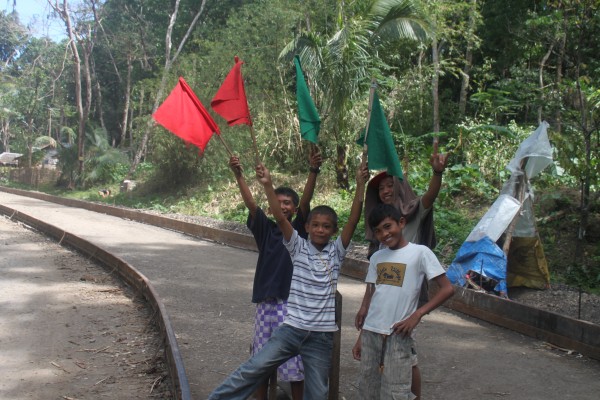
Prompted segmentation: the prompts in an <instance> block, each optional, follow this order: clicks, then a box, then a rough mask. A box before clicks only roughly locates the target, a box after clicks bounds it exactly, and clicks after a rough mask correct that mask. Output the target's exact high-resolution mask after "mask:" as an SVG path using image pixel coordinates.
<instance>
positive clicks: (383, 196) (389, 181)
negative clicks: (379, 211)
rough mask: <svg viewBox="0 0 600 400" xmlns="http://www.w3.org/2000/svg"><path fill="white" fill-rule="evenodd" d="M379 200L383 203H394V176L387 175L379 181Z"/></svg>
mask: <svg viewBox="0 0 600 400" xmlns="http://www.w3.org/2000/svg"><path fill="white" fill-rule="evenodd" d="M379 200H381V202H382V203H383V204H392V202H393V200H394V178H392V177H391V176H387V177H385V178H383V179H382V180H381V182H379Z"/></svg>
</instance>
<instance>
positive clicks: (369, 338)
mask: <svg viewBox="0 0 600 400" xmlns="http://www.w3.org/2000/svg"><path fill="white" fill-rule="evenodd" d="M361 340H362V350H361V361H360V376H359V381H358V393H359V398H360V399H361V400H371V399H372V400H379V399H394V400H412V399H414V398H415V396H414V395H413V394H412V392H411V391H410V387H411V384H412V368H413V367H414V366H416V365H417V362H418V360H417V351H416V348H415V343H414V340H413V339H412V338H410V337H409V338H406V337H403V336H401V335H389V336H386V335H382V334H379V333H374V332H370V331H366V330H363V331H362V335H361Z"/></svg>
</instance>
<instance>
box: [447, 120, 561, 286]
mask: <svg viewBox="0 0 600 400" xmlns="http://www.w3.org/2000/svg"><path fill="white" fill-rule="evenodd" d="M547 129H548V124H547V123H546V122H542V123H541V124H540V126H539V127H538V128H537V129H536V130H535V132H533V133H532V134H531V135H530V136H529V137H528V138H527V139H525V140H524V141H523V142H522V143H521V145H520V146H519V148H518V150H517V152H516V154H515V157H514V158H513V159H512V160H511V161H510V163H509V164H508V166H507V167H506V168H507V169H508V170H509V171H510V172H511V176H510V178H509V180H508V181H507V182H506V183H505V184H504V187H503V188H502V191H501V193H500V195H499V196H498V198H497V199H496V201H495V202H494V204H492V206H491V207H490V209H489V210H488V212H487V213H486V214H485V215H484V216H483V218H481V220H480V221H479V222H478V223H477V225H476V226H475V228H473V230H472V231H471V233H470V234H469V236H468V237H467V239H466V241H465V243H463V245H462V246H461V248H460V249H459V250H458V252H457V254H456V257H455V259H454V261H453V262H452V264H451V265H450V267H449V268H448V272H447V276H448V279H449V280H450V282H452V283H454V284H456V285H460V286H471V287H473V288H475V289H477V290H485V289H487V290H493V291H495V292H497V293H499V294H500V295H502V296H507V294H508V287H515V286H526V287H531V288H536V289H543V288H545V287H547V286H548V284H549V282H550V275H549V273H548V265H547V263H546V257H545V256H544V250H543V248H542V244H541V242H540V238H539V234H538V231H537V228H536V226H535V218H534V213H533V190H532V187H531V184H530V181H529V179H531V178H534V177H536V176H537V175H538V174H540V172H542V171H543V170H544V169H545V168H546V167H548V166H549V165H550V164H552V162H553V161H552V147H551V146H550V141H549V140H548V133H547ZM486 284H487V287H486Z"/></svg>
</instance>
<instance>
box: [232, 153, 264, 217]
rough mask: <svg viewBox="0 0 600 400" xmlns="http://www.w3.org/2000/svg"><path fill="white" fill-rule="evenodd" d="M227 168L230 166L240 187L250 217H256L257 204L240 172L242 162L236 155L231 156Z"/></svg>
mask: <svg viewBox="0 0 600 400" xmlns="http://www.w3.org/2000/svg"><path fill="white" fill-rule="evenodd" d="M229 168H231V170H232V171H233V175H234V176H235V180H236V181H237V184H238V187H239V188H240V193H241V194H242V199H243V200H244V204H245V205H246V208H247V209H248V211H250V215H251V216H252V219H254V217H256V209H257V208H258V206H257V205H256V201H254V197H253V196H252V192H250V188H249V187H248V184H247V183H246V180H245V179H244V174H243V173H242V164H241V163H240V159H239V158H238V157H237V156H231V158H230V159H229Z"/></svg>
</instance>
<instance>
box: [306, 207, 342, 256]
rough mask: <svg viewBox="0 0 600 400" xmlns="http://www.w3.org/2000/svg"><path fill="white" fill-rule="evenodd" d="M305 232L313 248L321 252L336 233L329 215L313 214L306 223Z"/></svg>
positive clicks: (333, 222) (334, 224) (334, 225)
mask: <svg viewBox="0 0 600 400" xmlns="http://www.w3.org/2000/svg"><path fill="white" fill-rule="evenodd" d="M306 232H308V237H309V238H310V241H311V243H312V244H313V246H315V247H316V248H317V249H318V250H323V248H324V247H325V246H326V245H327V243H329V240H330V239H331V237H332V236H333V235H334V234H335V233H336V232H337V224H336V222H335V220H334V219H333V217H332V216H331V215H327V214H314V215H312V216H311V218H310V221H308V222H307V223H306Z"/></svg>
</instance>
